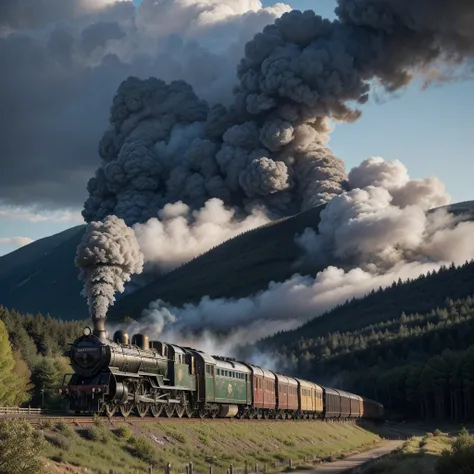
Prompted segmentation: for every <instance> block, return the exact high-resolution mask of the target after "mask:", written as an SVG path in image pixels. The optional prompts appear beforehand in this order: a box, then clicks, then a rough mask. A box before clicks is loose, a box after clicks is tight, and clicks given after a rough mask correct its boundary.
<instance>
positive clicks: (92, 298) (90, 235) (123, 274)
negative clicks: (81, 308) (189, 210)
mask: <svg viewBox="0 0 474 474" xmlns="http://www.w3.org/2000/svg"><path fill="white" fill-rule="evenodd" d="M75 263H76V266H77V267H78V268H79V270H80V274H79V278H80V279H81V280H83V281H84V289H83V292H82V293H83V295H84V296H85V297H86V298H87V302H88V304H89V310H90V314H91V316H92V320H93V322H94V329H95V330H96V331H97V332H99V333H102V332H103V331H104V330H105V318H106V315H107V309H108V307H109V306H110V305H112V304H113V303H114V301H115V297H114V293H115V292H116V291H118V292H120V293H122V292H123V291H124V284H125V283H126V282H127V281H129V280H130V276H131V275H132V274H134V273H138V274H139V273H141V272H142V268H143V255H142V254H141V252H140V249H139V246H138V243H137V240H136V238H135V235H134V233H133V231H132V229H130V228H129V227H127V226H126V225H125V222H124V221H123V220H122V219H119V218H118V217H116V216H108V217H106V218H105V219H104V220H103V221H102V222H95V221H94V222H91V223H90V224H89V225H88V226H87V229H86V232H85V234H84V236H83V238H82V241H81V243H80V245H79V246H78V248H77V253H76V259H75Z"/></svg>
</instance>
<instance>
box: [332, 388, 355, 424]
mask: <svg viewBox="0 0 474 474" xmlns="http://www.w3.org/2000/svg"><path fill="white" fill-rule="evenodd" d="M334 391H335V392H337V393H338V394H339V396H340V397H341V418H349V417H350V416H351V398H350V396H349V394H348V393H347V392H344V391H343V390H334Z"/></svg>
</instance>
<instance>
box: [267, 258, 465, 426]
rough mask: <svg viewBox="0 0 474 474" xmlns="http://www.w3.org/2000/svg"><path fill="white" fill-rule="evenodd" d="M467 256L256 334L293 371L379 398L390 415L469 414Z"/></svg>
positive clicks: (457, 417) (463, 416)
mask: <svg viewBox="0 0 474 474" xmlns="http://www.w3.org/2000/svg"><path fill="white" fill-rule="evenodd" d="M473 273H474V263H468V264H466V265H464V266H463V267H462V268H459V269H455V268H453V267H452V268H449V269H448V268H443V269H441V270H440V271H439V272H437V273H435V274H432V275H428V276H423V277H420V278H418V279H416V280H415V281H412V282H405V283H402V282H399V283H397V284H394V285H393V286H392V287H391V288H388V289H386V290H380V291H378V292H374V293H373V294H371V295H369V296H368V297H366V298H364V299H361V300H357V301H352V302H349V303H347V304H345V305H343V306H341V307H339V308H336V309H334V310H333V311H331V312H329V313H327V314H326V315H324V316H323V317H321V318H318V319H315V320H313V321H311V322H309V323H307V324H306V325H304V326H303V327H301V328H300V329H298V330H296V331H291V332H287V333H281V334H279V335H277V336H275V337H273V338H270V339H267V340H265V341H262V342H261V343H260V344H259V347H260V349H263V350H265V351H272V352H273V354H274V355H275V356H276V357H277V359H279V360H280V363H281V365H282V366H285V367H286V368H287V370H288V371H290V372H292V373H294V374H295V375H300V376H302V377H306V378H309V379H311V380H315V381H317V382H320V383H322V384H327V385H330V386H335V387H340V388H343V389H347V390H351V391H353V392H355V393H361V394H363V395H366V396H368V397H371V398H375V399H377V400H379V401H381V402H382V403H383V404H384V405H385V406H386V407H387V409H388V410H389V411H390V412H391V414H392V415H400V416H408V417H412V418H419V417H424V418H432V417H435V418H439V419H442V418H450V419H455V420H461V419H472V418H474V404H473V402H472V400H474V299H473V297H472V296H471V295H474V275H473Z"/></svg>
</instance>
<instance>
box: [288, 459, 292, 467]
mask: <svg viewBox="0 0 474 474" xmlns="http://www.w3.org/2000/svg"><path fill="white" fill-rule="evenodd" d="M288 467H289V468H290V469H293V460H292V459H288Z"/></svg>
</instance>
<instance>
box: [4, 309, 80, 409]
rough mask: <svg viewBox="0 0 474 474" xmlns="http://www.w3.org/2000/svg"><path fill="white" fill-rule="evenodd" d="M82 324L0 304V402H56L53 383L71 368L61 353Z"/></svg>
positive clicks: (51, 403)
mask: <svg viewBox="0 0 474 474" xmlns="http://www.w3.org/2000/svg"><path fill="white" fill-rule="evenodd" d="M83 327H84V322H81V321H61V320H59V319H53V318H51V317H50V316H49V315H47V316H43V315H42V314H37V315H31V314H27V315H22V314H20V313H18V312H17V311H14V310H8V309H7V308H5V307H3V306H0V406H19V405H25V404H31V405H33V406H41V405H44V406H47V407H48V406H49V407H54V406H59V405H60V404H61V400H60V398H59V397H58V396H56V395H55V394H54V390H53V387H54V386H55V385H58V384H60V383H61V382H62V378H63V376H64V374H66V373H68V372H71V368H70V365H69V361H68V359H67V358H65V357H64V356H63V354H64V351H65V350H66V349H67V344H68V343H70V342H72V341H73V340H74V339H75V338H76V337H78V336H79V335H80V334H81V332H82V328H83Z"/></svg>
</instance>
